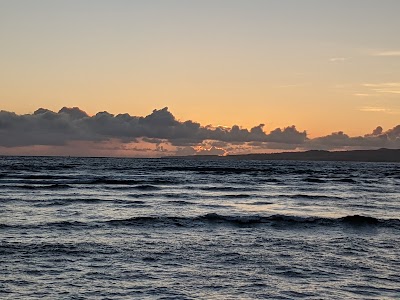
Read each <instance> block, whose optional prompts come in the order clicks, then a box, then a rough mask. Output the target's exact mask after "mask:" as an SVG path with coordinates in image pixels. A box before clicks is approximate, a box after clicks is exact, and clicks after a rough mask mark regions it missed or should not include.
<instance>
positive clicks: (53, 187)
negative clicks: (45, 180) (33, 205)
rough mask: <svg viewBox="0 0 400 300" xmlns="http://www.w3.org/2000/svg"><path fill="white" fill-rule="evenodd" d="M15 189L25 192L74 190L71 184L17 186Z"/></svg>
mask: <svg viewBox="0 0 400 300" xmlns="http://www.w3.org/2000/svg"><path fill="white" fill-rule="evenodd" d="M8 188H10V187H8ZM13 188H15V189H23V190H63V189H70V188H72V186H71V185H69V184H58V183H56V184H48V185H28V184H26V185H16V186H14V187H13Z"/></svg>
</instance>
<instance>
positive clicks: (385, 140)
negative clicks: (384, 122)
mask: <svg viewBox="0 0 400 300" xmlns="http://www.w3.org/2000/svg"><path fill="white" fill-rule="evenodd" d="M306 148H308V149H324V150H330V149H343V148H353V149H373V148H400V125H397V126H395V127H393V128H392V129H389V130H387V131H383V128H382V127H381V126H378V127H377V128H375V129H374V130H373V131H372V133H369V134H366V135H364V136H358V137H350V136H348V135H347V134H345V133H344V132H342V131H339V132H334V133H332V134H330V135H327V136H324V137H318V138H314V139H312V140H309V141H308V142H307V145H306Z"/></svg>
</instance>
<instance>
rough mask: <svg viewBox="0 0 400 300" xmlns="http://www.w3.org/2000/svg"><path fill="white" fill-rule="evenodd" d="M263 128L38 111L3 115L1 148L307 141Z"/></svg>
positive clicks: (169, 117)
mask: <svg viewBox="0 0 400 300" xmlns="http://www.w3.org/2000/svg"><path fill="white" fill-rule="evenodd" d="M263 127H264V125H263V124H260V125H258V126H256V127H254V128H252V129H251V130H247V129H243V128H240V127H239V126H237V125H235V126H232V128H225V127H216V128H212V127H204V126H201V125H200V124H199V123H196V122H194V121H191V120H188V121H183V122H182V121H178V120H177V119H176V118H175V117H174V116H173V114H172V113H171V112H170V111H168V108H167V107H165V108H163V109H159V110H157V109H155V110H154V111H153V112H152V113H151V114H149V115H148V116H145V117H136V116H130V115H129V114H118V115H113V114H110V113H108V112H99V113H97V114H96V115H94V116H89V115H88V114H86V113H85V112H84V111H82V110H80V109H79V108H77V107H74V108H66V107H64V108H62V109H61V110H60V111H59V112H57V113H56V112H53V111H50V110H47V109H43V108H40V109H38V110H37V111H35V112H34V113H33V114H27V115H17V114H15V113H12V112H6V111H1V112H0V146H3V147H18V146H29V145H65V144H67V143H68V142H70V141H106V140H110V139H119V140H121V141H122V142H125V143H129V142H135V141H137V139H138V138H143V139H144V141H145V142H149V143H155V144H161V143H162V142H165V141H167V142H169V143H171V144H172V145H174V146H194V145H197V144H199V143H201V142H203V141H204V140H215V141H220V142H233V143H235V142H236V143H237V142H239V143H242V142H251V141H264V142H277V143H288V144H292V143H294V142H295V143H300V144H301V143H303V142H304V141H305V139H306V133H305V132H299V131H297V129H296V128H295V127H294V126H292V127H288V128H285V129H283V130H282V129H279V128H278V129H275V130H273V131H271V132H270V133H269V134H267V133H265V132H264V131H263Z"/></svg>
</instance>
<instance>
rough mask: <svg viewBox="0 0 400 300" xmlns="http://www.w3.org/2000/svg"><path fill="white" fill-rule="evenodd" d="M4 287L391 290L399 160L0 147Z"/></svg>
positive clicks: (131, 295)
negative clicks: (138, 155) (0, 151)
mask: <svg viewBox="0 0 400 300" xmlns="http://www.w3.org/2000/svg"><path fill="white" fill-rule="evenodd" d="M0 266H1V273H0V298H1V299H399V298H400V164H398V163H360V162H357V163H356V162H300V161H298V162H293V161H257V160H223V159H205V160H195V159H189V158H188V159H183V158H182V159H173V158H163V159H130V158H71V157H0Z"/></svg>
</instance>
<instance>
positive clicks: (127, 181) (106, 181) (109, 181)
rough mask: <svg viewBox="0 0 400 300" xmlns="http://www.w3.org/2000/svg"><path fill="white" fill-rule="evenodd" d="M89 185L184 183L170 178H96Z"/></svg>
mask: <svg viewBox="0 0 400 300" xmlns="http://www.w3.org/2000/svg"><path fill="white" fill-rule="evenodd" d="M87 183H88V184H102V185H176V184H180V183H182V181H181V180H177V179H169V178H165V179H164V178H156V179H152V180H141V179H111V178H96V179H93V180H90V181H89V182H87Z"/></svg>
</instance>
